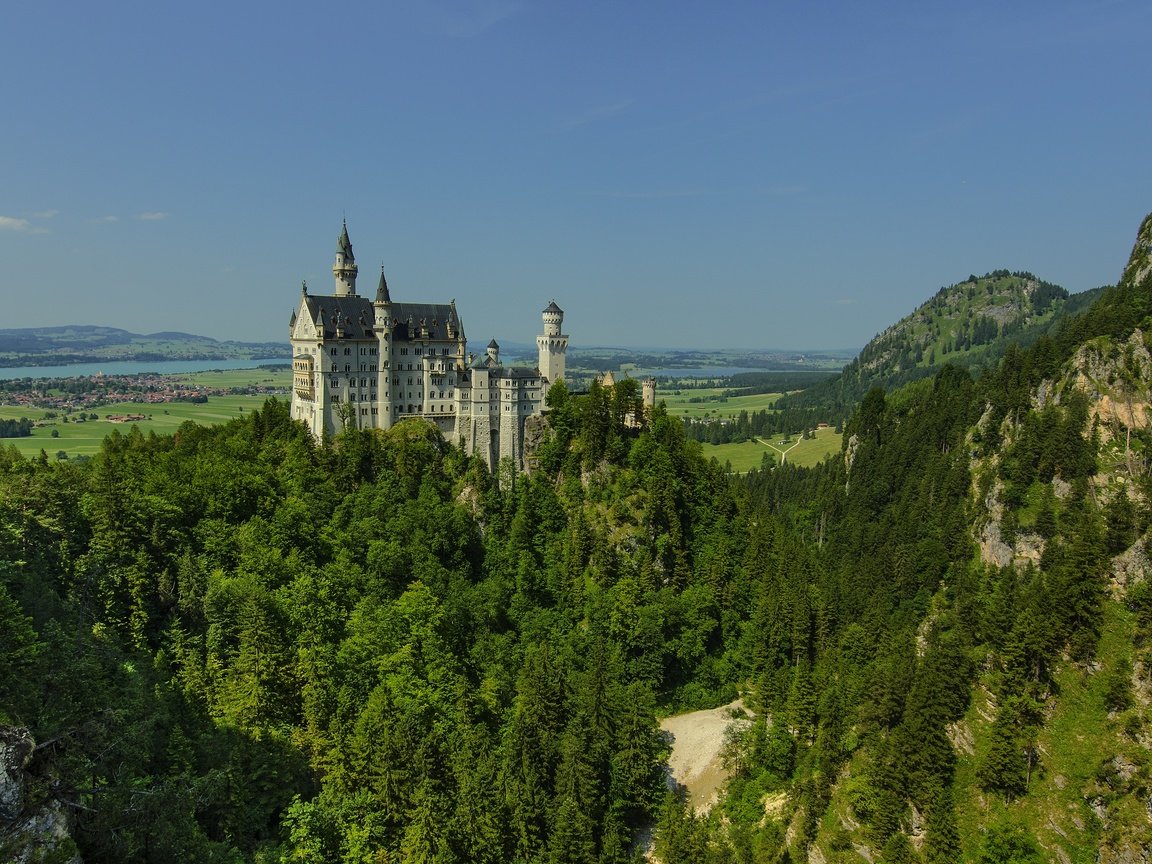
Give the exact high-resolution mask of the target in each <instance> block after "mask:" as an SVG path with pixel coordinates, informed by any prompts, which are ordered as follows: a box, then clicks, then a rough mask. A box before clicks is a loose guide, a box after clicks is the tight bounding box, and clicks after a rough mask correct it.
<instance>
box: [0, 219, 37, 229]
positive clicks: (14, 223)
mask: <svg viewBox="0 0 1152 864" xmlns="http://www.w3.org/2000/svg"><path fill="white" fill-rule="evenodd" d="M31 230H32V224H31V223H30V222H29V221H28V220H27V219H18V218H17V217H15V216H0V231H31Z"/></svg>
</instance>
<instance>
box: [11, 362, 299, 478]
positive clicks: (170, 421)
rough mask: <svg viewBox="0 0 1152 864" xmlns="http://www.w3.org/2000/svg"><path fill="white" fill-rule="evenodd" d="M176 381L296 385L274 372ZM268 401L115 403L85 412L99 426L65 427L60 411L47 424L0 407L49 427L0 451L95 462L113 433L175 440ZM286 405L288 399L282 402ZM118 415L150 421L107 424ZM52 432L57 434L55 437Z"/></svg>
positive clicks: (71, 421)
mask: <svg viewBox="0 0 1152 864" xmlns="http://www.w3.org/2000/svg"><path fill="white" fill-rule="evenodd" d="M172 379H173V380H174V381H176V380H178V381H183V382H187V383H189V384H196V385H198V386H201V387H219V388H233V387H235V388H244V387H257V386H263V387H283V388H285V389H287V388H288V387H289V385H290V384H291V379H292V373H291V372H288V371H283V370H282V371H276V372H270V371H268V370H267V369H227V370H221V371H209V372H196V373H192V374H188V375H174V376H172ZM268 398H269V397H268V396H266V395H263V394H260V395H243V394H228V395H224V396H209V397H208V401H207V402H199V403H197V402H164V403H150V402H116V403H109V404H107V405H101V406H99V407H98V408H89V409H86V410H85V411H84V412H83V415H84V416H86V417H87V416H89V415H91V414H96V415H97V416H98V417H99V419H98V420H85V421H83V422H80V423H78V422H75V418H76V417H77V416H79V415H80V412H76V413H75V414H72V415H71V416H69V417H68V420H67V422H65V421H64V415H63V414H62V413H61V412H60V411H56V412H55V413H56V415H57V416H56V417H55V418H52V419H47V420H45V419H44V418H45V415H46V414H49V413H52V409H44V408H29V407H26V406H19V405H0V418H5V419H7V418H13V419H18V418H20V417H27V418H29V419H30V420H32V421H34V422H35V421H42V422H43V423H44V425H42V426H37V427H36V428H35V429H33V430H32V435H31V436H30V437H27V438H0V446H2V447H7V446H9V445H11V446H13V447H15V448H16V449H17V450H19V451H20V452H21V453H23V454H24V455H25V456H36V455H38V454H39V453H40V451H41V450H43V451H45V452H46V453H47V454H48V457H49V458H51V459H55V458H56V457H57V454H58V453H59V452H60V451H63V452H65V453H66V454H68V456H69V457H72V456H91V455H92V454H94V453H96V452H97V451H98V450H99V449H100V443H101V442H102V441H103V440H104V438H105V436H107V435H108V434H109V433H110V432H112V430H113V429H119V430H120V431H121V432H128V431H129V430H130V429H131V428H132V427H133V426H136V427H138V428H139V429H140V431H141V432H143V433H144V434H145V435H147V434H148V433H149V432H155V433H156V434H157V435H170V434H172V433H173V432H175V431H176V430H177V429H179V428H180V425H181V424H182V423H185V422H186V421H189V420H191V421H192V422H193V423H199V424H201V425H203V426H211V425H213V424H216V423H226V422H227V421H229V420H231V419H233V418H234V417H239V416H241V415H242V414H243V413H244V412H245V411H251V410H253V409H254V408H259V407H260V406H261V405H263V404H264V401H265V400H266V399H268ZM277 398H281V399H286V398H288V397H287V396H281V397H277ZM115 414H143V415H144V416H145V418H146V419H144V420H139V421H134V422H129V423H120V422H113V421H111V420H108V419H107V418H108V416H109V415H115ZM53 432H55V433H56V435H55V436H53Z"/></svg>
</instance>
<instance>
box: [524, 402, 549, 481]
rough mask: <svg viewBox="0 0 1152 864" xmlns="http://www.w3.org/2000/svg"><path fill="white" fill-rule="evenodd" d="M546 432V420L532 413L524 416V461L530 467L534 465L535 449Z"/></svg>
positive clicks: (541, 441)
mask: <svg viewBox="0 0 1152 864" xmlns="http://www.w3.org/2000/svg"><path fill="white" fill-rule="evenodd" d="M547 432H548V420H547V419H546V418H544V417H543V416H542V415H539V414H534V415H532V416H530V417H525V418H524V463H525V464H526V465H528V466H529V468H530V469H531V468H532V467H534V466H535V465H536V450H537V449H538V448H539V447H540V444H541V443H543V441H544V436H545V435H546V434H547Z"/></svg>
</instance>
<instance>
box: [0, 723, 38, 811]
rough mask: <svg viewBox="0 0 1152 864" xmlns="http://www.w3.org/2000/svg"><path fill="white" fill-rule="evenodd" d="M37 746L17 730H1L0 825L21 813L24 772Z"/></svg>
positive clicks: (25, 730) (15, 727)
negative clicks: (0, 822)
mask: <svg viewBox="0 0 1152 864" xmlns="http://www.w3.org/2000/svg"><path fill="white" fill-rule="evenodd" d="M35 750H36V742H35V741H33V740H32V734H31V733H30V732H29V731H28V730H27V729H24V728H21V727H19V726H0V821H2V822H14V821H16V820H17V819H19V818H20V814H21V812H22V811H23V810H24V769H25V768H26V767H27V766H28V762H29V761H31V759H32V753H33V752H34V751H35Z"/></svg>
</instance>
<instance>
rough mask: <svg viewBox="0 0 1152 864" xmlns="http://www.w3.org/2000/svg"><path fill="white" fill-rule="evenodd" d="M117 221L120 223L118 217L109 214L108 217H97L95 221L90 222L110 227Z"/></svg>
mask: <svg viewBox="0 0 1152 864" xmlns="http://www.w3.org/2000/svg"><path fill="white" fill-rule="evenodd" d="M119 221H120V217H119V216H112V215H111V214H109V215H108V216H99V217H97V218H96V219H93V220H92V222H93V223H95V224H96V225H111V224H112V223H113V222H119Z"/></svg>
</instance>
